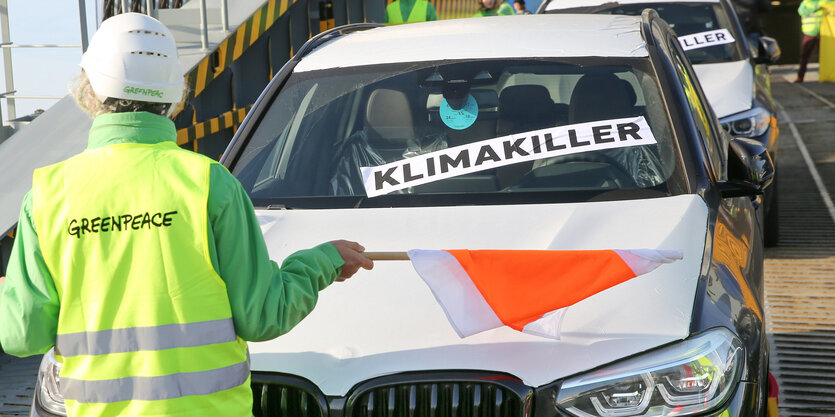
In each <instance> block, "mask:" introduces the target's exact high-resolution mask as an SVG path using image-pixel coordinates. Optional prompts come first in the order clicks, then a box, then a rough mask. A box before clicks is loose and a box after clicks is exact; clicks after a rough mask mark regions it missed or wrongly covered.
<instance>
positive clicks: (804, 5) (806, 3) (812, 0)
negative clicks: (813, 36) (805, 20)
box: [797, 0, 820, 16]
mask: <svg viewBox="0 0 835 417" xmlns="http://www.w3.org/2000/svg"><path fill="white" fill-rule="evenodd" d="M819 8H820V7H819V6H818V2H817V0H803V1H802V2H800V6H799V7H798V8H797V14H799V15H801V16H809V15H811V14H814V13H815V12H816V11H817V10H818V9H819Z"/></svg>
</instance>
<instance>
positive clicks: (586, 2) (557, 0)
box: [545, 0, 720, 12]
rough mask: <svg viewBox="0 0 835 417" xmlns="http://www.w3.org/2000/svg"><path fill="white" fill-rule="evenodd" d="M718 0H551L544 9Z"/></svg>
mask: <svg viewBox="0 0 835 417" xmlns="http://www.w3.org/2000/svg"><path fill="white" fill-rule="evenodd" d="M719 1H720V0H619V1H608V0H553V1H549V2H548V4H546V5H545V11H546V12H547V11H549V10H563V9H573V8H575V7H593V6H601V5H604V4H607V3H608V4H611V5H613V6H615V5H618V4H643V3H719Z"/></svg>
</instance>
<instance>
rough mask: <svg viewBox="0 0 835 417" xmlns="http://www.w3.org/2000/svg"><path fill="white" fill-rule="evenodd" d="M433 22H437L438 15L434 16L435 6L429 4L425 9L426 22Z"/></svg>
mask: <svg viewBox="0 0 835 417" xmlns="http://www.w3.org/2000/svg"><path fill="white" fill-rule="evenodd" d="M433 20H438V15H436V14H435V6H433V5H432V3H429V5H428V6H427V7H426V21H427V22H431V21H433Z"/></svg>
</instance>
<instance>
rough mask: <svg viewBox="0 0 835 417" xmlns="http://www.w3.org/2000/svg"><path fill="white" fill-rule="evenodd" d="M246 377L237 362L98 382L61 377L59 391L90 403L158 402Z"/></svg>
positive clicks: (246, 368)
mask: <svg viewBox="0 0 835 417" xmlns="http://www.w3.org/2000/svg"><path fill="white" fill-rule="evenodd" d="M248 378H249V364H248V363H247V362H241V363H238V364H235V365H231V366H227V367H225V368H220V369H212V370H209V371H201V372H189V373H180V374H173V375H163V376H152V377H129V378H119V379H106V380H101V381H85V380H82V379H72V378H61V393H62V394H63V395H64V398H67V399H70V400H78V401H81V402H91V403H115V402H119V401H131V400H137V401H159V400H168V399H172V398H179V397H184V396H188V395H208V394H213V393H216V392H220V391H224V390H228V389H230V388H234V387H237V386H238V385H241V384H244V383H246V381H247V379H248Z"/></svg>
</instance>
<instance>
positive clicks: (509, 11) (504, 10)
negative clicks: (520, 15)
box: [496, 2, 516, 16]
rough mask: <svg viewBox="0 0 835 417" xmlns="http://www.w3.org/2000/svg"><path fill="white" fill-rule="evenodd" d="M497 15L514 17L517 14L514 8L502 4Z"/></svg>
mask: <svg viewBox="0 0 835 417" xmlns="http://www.w3.org/2000/svg"><path fill="white" fill-rule="evenodd" d="M496 14H497V15H499V16H513V15H514V14H516V13H513V6H511V5H509V4H507V3H504V2H502V5H501V6H499V10H498V12H496Z"/></svg>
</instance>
